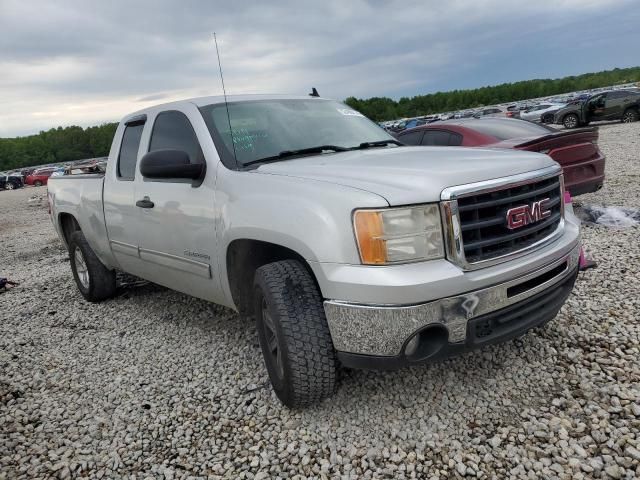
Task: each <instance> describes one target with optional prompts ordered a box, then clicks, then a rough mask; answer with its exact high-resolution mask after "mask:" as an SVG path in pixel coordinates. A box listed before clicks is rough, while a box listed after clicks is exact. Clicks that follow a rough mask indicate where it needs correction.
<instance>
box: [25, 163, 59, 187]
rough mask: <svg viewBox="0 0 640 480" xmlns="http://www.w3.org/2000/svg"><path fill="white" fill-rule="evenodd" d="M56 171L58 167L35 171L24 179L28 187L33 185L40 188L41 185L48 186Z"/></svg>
mask: <svg viewBox="0 0 640 480" xmlns="http://www.w3.org/2000/svg"><path fill="white" fill-rule="evenodd" d="M55 171H56V167H47V168H39V169H37V170H34V171H33V172H31V173H30V174H29V175H27V176H26V178H25V179H24V183H25V184H26V185H33V186H34V187H39V186H40V185H46V184H47V182H48V181H49V177H50V176H51V174H52V173H53V172H55Z"/></svg>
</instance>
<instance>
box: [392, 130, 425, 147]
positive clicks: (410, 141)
mask: <svg viewBox="0 0 640 480" xmlns="http://www.w3.org/2000/svg"><path fill="white" fill-rule="evenodd" d="M422 135H424V132H423V131H422V130H420V131H417V132H410V133H407V134H405V135H400V136H399V137H398V140H400V141H401V142H402V143H404V144H405V145H420V141H421V140H422Z"/></svg>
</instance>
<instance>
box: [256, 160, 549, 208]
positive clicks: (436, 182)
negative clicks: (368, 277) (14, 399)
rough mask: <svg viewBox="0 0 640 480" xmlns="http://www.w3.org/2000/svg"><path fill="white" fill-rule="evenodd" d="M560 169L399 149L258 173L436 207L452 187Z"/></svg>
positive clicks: (273, 166) (271, 166)
mask: <svg viewBox="0 0 640 480" xmlns="http://www.w3.org/2000/svg"><path fill="white" fill-rule="evenodd" d="M551 165H556V163H555V162H554V161H553V160H551V159H550V158H549V157H548V156H546V155H541V154H539V153H532V152H523V151H514V150H510V151H505V150H503V149H497V148H461V147H397V148H372V149H368V150H354V151H349V152H339V153H327V154H323V155H316V156H313V157H302V158H295V159H291V160H285V161H282V162H276V163H268V164H265V165H261V166H260V167H259V168H257V169H256V170H254V172H256V173H259V174H268V175H283V176H289V177H296V178H301V179H310V180H317V181H323V182H329V183H334V184H337V185H343V186H348V187H352V188H357V189H360V190H366V191H368V192H372V193H375V194H377V195H380V196H382V197H384V198H385V199H386V200H387V202H388V203H389V205H392V206H395V205H408V204H412V203H424V202H436V201H439V200H440V193H441V192H442V190H444V189H445V188H447V187H452V186H456V185H464V184H467V183H473V182H480V181H483V180H491V179H495V178H500V177H507V176H510V175H517V174H519V173H525V172H530V171H534V170H538V169H541V168H545V167H549V166H551Z"/></svg>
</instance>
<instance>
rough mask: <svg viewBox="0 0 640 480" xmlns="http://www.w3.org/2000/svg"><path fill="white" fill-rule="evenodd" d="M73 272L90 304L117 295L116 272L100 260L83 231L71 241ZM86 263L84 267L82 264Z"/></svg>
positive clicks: (79, 288)
mask: <svg viewBox="0 0 640 480" xmlns="http://www.w3.org/2000/svg"><path fill="white" fill-rule="evenodd" d="M69 258H70V260H71V271H72V272H73V278H74V280H75V281H76V285H77V286H78V290H80V293H81V294H82V296H83V297H84V298H85V299H86V300H88V301H90V302H100V301H102V300H106V299H107V298H111V297H113V296H114V295H115V293H116V272H115V271H114V270H109V269H108V268H107V267H105V266H104V265H103V263H102V262H101V261H100V260H98V257H97V256H96V254H95V253H94V252H93V250H92V249H91V247H90V246H89V242H87V239H86V238H84V234H83V233H82V232H81V231H76V232H73V233H72V234H71V238H70V239H69ZM82 261H84V266H83V265H82V264H81V262H82Z"/></svg>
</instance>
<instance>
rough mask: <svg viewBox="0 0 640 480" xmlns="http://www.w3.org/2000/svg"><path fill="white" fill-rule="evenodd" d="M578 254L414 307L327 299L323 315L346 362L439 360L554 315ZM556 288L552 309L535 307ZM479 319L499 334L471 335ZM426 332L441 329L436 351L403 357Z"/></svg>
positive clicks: (575, 249)
mask: <svg viewBox="0 0 640 480" xmlns="http://www.w3.org/2000/svg"><path fill="white" fill-rule="evenodd" d="M579 254H580V247H579V245H578V244H577V243H576V244H575V245H574V246H573V248H572V249H571V250H570V251H569V252H568V253H566V254H564V255H563V256H561V257H560V258H557V259H556V260H555V261H553V262H551V263H548V264H546V265H544V266H542V267H539V268H536V269H535V270H532V271H530V272H528V273H527V274H525V275H521V276H518V277H516V278H514V279H512V280H509V281H505V282H502V283H499V284H497V285H493V286H489V287H486V288H482V289H479V290H474V291H470V292H467V293H463V294H459V295H455V296H450V297H446V298H441V299H438V300H434V301H430V302H427V303H421V304H417V305H404V306H398V305H392V306H390V305H362V304H352V303H347V302H343V301H331V300H330V301H326V302H325V303H324V307H325V313H326V316H327V322H328V324H329V329H330V331H331V336H332V338H333V343H334V346H335V348H336V350H337V351H338V353H339V356H340V358H341V359H342V361H343V363H344V364H345V365H352V366H362V365H360V363H359V362H360V360H363V359H364V360H363V361H364V363H365V365H369V366H372V365H373V366H375V364H380V363H381V364H382V365H385V366H397V365H398V364H400V365H401V364H404V363H411V362H413V361H422V360H427V359H431V358H436V357H438V358H439V357H441V356H443V355H446V354H447V351H450V352H451V353H455V352H456V351H460V350H464V349H468V348H476V347H479V346H481V345H484V344H486V343H495V342H499V341H503V340H505V339H507V338H508V336H509V335H510V334H514V332H515V335H518V334H520V333H523V332H524V331H526V330H528V329H530V328H533V327H534V326H536V325H538V324H541V323H544V322H546V321H548V320H550V319H551V318H553V317H554V316H555V315H556V313H557V311H558V310H559V309H560V307H561V306H562V303H564V300H565V299H566V297H567V296H568V295H569V293H570V291H571V288H572V287H573V282H574V280H575V277H576V274H577V268H578V259H579ZM554 292H561V293H562V295H560V296H559V297H558V296H557V295H556V296H554V302H552V303H553V304H552V306H551V308H549V307H548V306H547V307H545V308H544V309H543V308H542V307H543V306H544V305H542V306H540V305H539V307H540V310H538V307H536V302H535V299H536V298H538V297H539V296H544V295H543V294H545V293H546V294H553V293H554ZM565 293H566V294H565ZM540 298H542V297H540ZM545 298H547V297H545ZM532 302H533V305H534V306H533V307H531V309H530V310H527V312H525V313H527V314H526V315H525V314H523V313H522V312H521V313H520V314H519V315H516V317H517V318H515V317H514V318H511V317H513V315H511V314H510V312H513V310H514V309H516V310H519V309H520V307H523V308H525V307H527V306H529V305H531V304H532ZM537 303H540V302H537ZM543 303H544V302H543ZM547 303H548V302H547ZM556 307H557V308H556ZM527 308H528V307H527ZM525 310H526V308H525ZM542 310H544V312H545V313H544V314H543V313H542ZM483 321H490V322H497V324H499V325H500V328H497V329H494V330H496V331H499V332H498V334H497V335H489V336H485V337H486V338H485V337H477V336H474V333H473V332H475V331H476V329H477V328H478V325H480V324H481V323H482V322H483ZM430 331H433V332H437V333H438V335H440V334H441V333H444V335H445V336H444V341H443V342H442V343H443V344H442V345H440V346H438V348H437V349H436V350H434V349H433V348H431V349H430V350H429V351H428V355H426V354H425V355H426V356H425V355H423V356H422V357H421V356H420V355H417V356H416V355H414V356H413V357H412V356H411V355H405V350H406V348H407V344H408V342H409V341H410V340H411V339H412V338H413V337H414V335H421V333H420V332H423V333H426V332H430ZM479 339H480V340H479ZM427 340H428V339H427ZM360 357H361V358H360ZM427 357H428V358H427ZM359 358H360V360H358V359H359Z"/></svg>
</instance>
